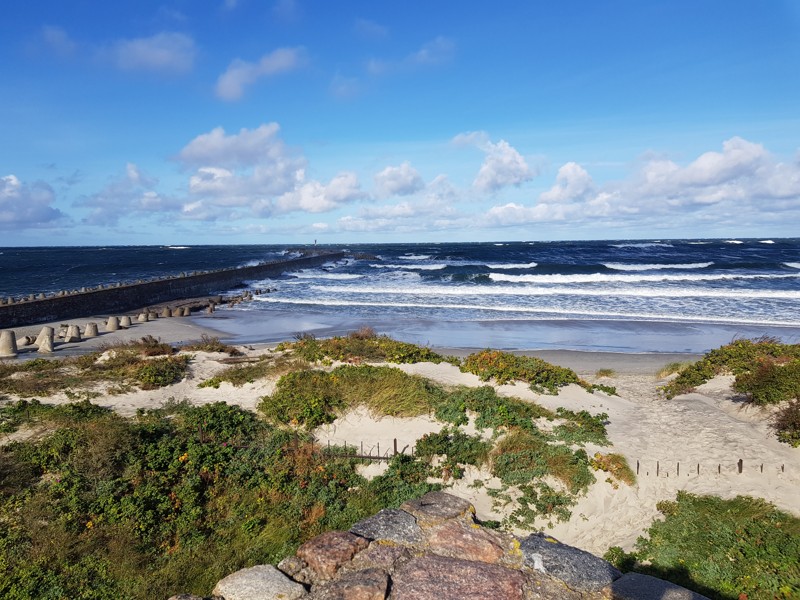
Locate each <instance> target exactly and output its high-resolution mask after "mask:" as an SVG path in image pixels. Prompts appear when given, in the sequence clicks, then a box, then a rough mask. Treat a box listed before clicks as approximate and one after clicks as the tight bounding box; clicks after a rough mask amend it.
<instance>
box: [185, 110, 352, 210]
mask: <svg viewBox="0 0 800 600" xmlns="http://www.w3.org/2000/svg"><path fill="white" fill-rule="evenodd" d="M279 131H280V127H279V126H278V124H277V123H268V124H264V125H261V126H259V127H257V128H255V129H252V130H251V129H246V128H244V129H241V130H240V131H239V133H236V134H231V135H228V134H226V133H225V130H224V129H222V128H221V127H217V128H215V129H213V130H212V131H210V132H208V133H204V134H201V135H199V136H197V137H196V138H194V139H193V140H192V141H190V142H189V143H188V144H187V145H186V146H185V147H184V148H183V149H182V150H181V151H180V152H179V154H178V156H177V159H178V160H179V161H181V162H182V163H183V164H185V165H186V166H190V167H194V172H193V173H192V175H191V176H190V177H189V181H188V184H189V185H188V193H189V198H188V200H187V201H186V207H185V209H184V216H185V217H187V218H193V219H206V220H215V219H219V218H223V216H224V218H228V219H242V218H246V217H248V216H251V217H252V216H256V217H268V216H272V215H282V214H286V213H291V212H307V213H319V212H326V211H330V210H334V209H336V208H338V207H340V206H342V205H344V204H347V203H349V202H353V201H355V200H359V199H362V198H364V197H365V194H364V193H363V191H362V190H361V187H360V183H359V182H358V178H357V177H356V175H355V174H353V173H351V172H342V173H339V174H338V175H336V176H335V177H333V178H332V179H331V180H330V181H329V182H328V183H327V184H324V183H321V182H319V181H316V180H313V179H308V178H307V177H306V166H307V161H306V159H305V157H303V156H302V155H300V154H297V153H296V152H292V151H290V150H289V149H288V148H287V147H286V145H285V144H284V143H283V141H282V140H281V139H280V137H279V136H278V133H279Z"/></svg>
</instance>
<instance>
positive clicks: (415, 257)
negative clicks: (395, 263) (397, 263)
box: [397, 254, 431, 260]
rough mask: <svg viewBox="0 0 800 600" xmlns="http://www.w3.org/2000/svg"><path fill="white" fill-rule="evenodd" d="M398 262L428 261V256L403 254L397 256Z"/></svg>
mask: <svg viewBox="0 0 800 600" xmlns="http://www.w3.org/2000/svg"><path fill="white" fill-rule="evenodd" d="M397 258H399V259H400V260H430V258H431V256H430V254H404V255H403V256H398V257H397Z"/></svg>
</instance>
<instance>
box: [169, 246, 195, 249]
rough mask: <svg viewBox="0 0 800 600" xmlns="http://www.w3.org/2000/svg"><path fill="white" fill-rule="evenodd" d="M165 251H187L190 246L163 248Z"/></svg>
mask: <svg viewBox="0 0 800 600" xmlns="http://www.w3.org/2000/svg"><path fill="white" fill-rule="evenodd" d="M164 247H165V248H166V249H167V250H188V249H189V248H191V246H164Z"/></svg>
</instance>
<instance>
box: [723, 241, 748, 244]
mask: <svg viewBox="0 0 800 600" xmlns="http://www.w3.org/2000/svg"><path fill="white" fill-rule="evenodd" d="M725 243H726V244H744V242H743V241H741V240H725Z"/></svg>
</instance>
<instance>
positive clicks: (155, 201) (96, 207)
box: [75, 163, 182, 226]
mask: <svg viewBox="0 0 800 600" xmlns="http://www.w3.org/2000/svg"><path fill="white" fill-rule="evenodd" d="M157 185H158V180H157V179H155V178H152V177H148V176H147V175H146V174H145V173H144V172H142V170H141V169H139V167H137V166H136V165H135V164H133V163H128V164H127V165H126V166H125V173H124V175H121V176H118V177H115V178H114V179H112V180H111V181H110V182H109V183H108V184H107V185H106V186H105V187H104V188H103V189H102V190H100V191H99V192H96V193H94V194H91V195H88V196H84V197H82V198H80V199H79V200H77V201H76V202H75V205H76V206H79V207H86V208H90V209H91V211H90V212H89V214H88V215H87V216H86V217H85V218H84V219H83V222H84V223H87V224H89V225H100V226H115V225H117V224H118V223H119V221H120V220H123V221H124V220H125V219H126V218H130V217H134V216H142V215H154V216H158V215H162V214H163V213H165V212H170V213H175V212H179V211H180V209H181V206H182V201H181V200H179V199H176V198H172V197H168V196H163V195H161V194H159V193H158V192H157V191H156V189H155V188H156V186H157Z"/></svg>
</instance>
